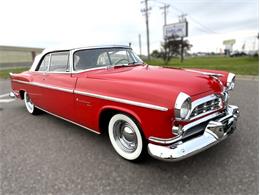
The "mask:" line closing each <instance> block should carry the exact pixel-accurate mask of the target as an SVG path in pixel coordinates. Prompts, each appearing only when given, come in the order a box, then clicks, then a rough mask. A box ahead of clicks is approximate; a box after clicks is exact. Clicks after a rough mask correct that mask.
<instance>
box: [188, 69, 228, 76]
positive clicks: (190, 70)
mask: <svg viewBox="0 0 260 195" xmlns="http://www.w3.org/2000/svg"><path fill="white" fill-rule="evenodd" d="M184 70H185V71H188V72H196V73H200V74H203V75H206V76H213V77H222V76H223V74H219V73H211V72H204V71H199V70H192V69H184Z"/></svg>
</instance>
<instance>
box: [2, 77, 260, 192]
mask: <svg viewBox="0 0 260 195" xmlns="http://www.w3.org/2000/svg"><path fill="white" fill-rule="evenodd" d="M8 91H9V82H8V81H6V80H5V81H4V80H0V95H1V94H5V93H7V92H8ZM231 95H232V98H231V100H230V102H231V103H233V104H236V105H239V106H240V111H241V117H240V119H239V122H238V130H237V131H236V132H235V133H234V134H233V135H232V136H230V138H228V139H226V140H225V141H223V142H222V143H220V144H218V145H216V146H214V147H213V148H210V149H208V150H207V151H204V152H202V153H200V154H198V155H196V156H193V157H191V158H188V159H186V160H183V161H180V162H175V163H172V162H171V163H169V162H162V161H158V160H155V159H152V158H148V159H146V160H145V161H144V162H141V163H139V164H138V163H131V162H128V161H126V160H123V159H122V158H120V157H119V156H118V155H117V154H116V153H115V152H114V150H113V148H112V146H111V145H110V142H109V140H108V137H107V136H106V135H96V134H94V133H91V132H89V131H87V130H85V129H83V128H80V127H77V126H75V125H73V124H70V123H68V122H65V121H63V120H61V119H58V118H55V117H53V116H51V115H48V114H41V115H39V116H32V115H30V114H28V113H27V112H26V110H25V108H24V106H23V102H22V101H18V100H17V101H13V102H9V103H1V101H0V124H1V126H0V127H1V129H0V149H1V151H0V163H1V164H0V165H1V177H0V181H1V188H0V194H26V195H29V194H61V195H66V194H246V195H248V194H250V195H252V194H258V182H259V178H258V172H259V170H258V154H259V149H258V145H259V140H258V138H259V126H258V121H259V116H258V106H259V102H258V81H257V80H238V81H237V86H236V89H235V91H233V92H232V94H231Z"/></svg>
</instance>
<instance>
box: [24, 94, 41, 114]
mask: <svg viewBox="0 0 260 195" xmlns="http://www.w3.org/2000/svg"><path fill="white" fill-rule="evenodd" d="M24 104H25V107H26V109H27V111H28V112H29V113H30V114H33V115H35V114H37V113H38V112H39V110H38V109H37V108H36V107H35V105H34V104H33V102H32V100H31V98H30V96H29V94H28V93H27V92H24Z"/></svg>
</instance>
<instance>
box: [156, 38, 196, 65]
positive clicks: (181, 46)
mask: <svg viewBox="0 0 260 195" xmlns="http://www.w3.org/2000/svg"><path fill="white" fill-rule="evenodd" d="M191 47H192V45H191V44H190V43H189V41H188V40H184V39H183V38H179V37H174V36H173V37H169V38H167V39H165V40H164V42H163V43H162V44H161V51H160V52H159V57H160V58H162V59H163V60H164V63H165V64H168V63H169V61H170V60H171V59H172V57H174V56H180V59H181V62H183V59H184V57H183V56H184V52H185V51H188V50H190V48H191Z"/></svg>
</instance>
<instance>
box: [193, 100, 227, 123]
mask: <svg viewBox="0 0 260 195" xmlns="http://www.w3.org/2000/svg"><path fill="white" fill-rule="evenodd" d="M221 107H222V100H221V98H220V97H217V96H215V97H214V98H212V99H208V100H206V101H205V102H200V103H199V104H198V105H196V106H195V107H194V109H193V110H192V112H191V114H190V118H191V119H193V118H197V117H200V116H202V115H206V114H208V113H211V112H214V111H216V110H219V109H220V108H221Z"/></svg>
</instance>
